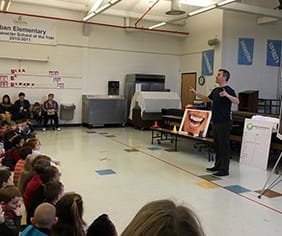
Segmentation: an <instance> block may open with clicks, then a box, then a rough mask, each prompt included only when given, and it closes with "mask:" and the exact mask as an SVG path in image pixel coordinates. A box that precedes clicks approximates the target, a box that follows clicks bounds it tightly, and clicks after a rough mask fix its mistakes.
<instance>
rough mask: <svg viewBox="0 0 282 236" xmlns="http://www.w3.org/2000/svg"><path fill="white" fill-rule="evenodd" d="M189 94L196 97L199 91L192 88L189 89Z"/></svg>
mask: <svg viewBox="0 0 282 236" xmlns="http://www.w3.org/2000/svg"><path fill="white" fill-rule="evenodd" d="M189 92H190V93H192V94H194V95H197V91H196V90H195V89H194V88H192V87H191V88H190V89H189Z"/></svg>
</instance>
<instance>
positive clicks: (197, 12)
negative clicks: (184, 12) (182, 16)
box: [188, 4, 216, 16]
mask: <svg viewBox="0 0 282 236" xmlns="http://www.w3.org/2000/svg"><path fill="white" fill-rule="evenodd" d="M214 8H216V5H215V4H213V5H210V6H208V7H203V8H200V9H198V10H196V11H192V12H190V13H189V14H188V15H189V16H194V15H197V14H200V13H203V12H205V11H209V10H211V9H214Z"/></svg>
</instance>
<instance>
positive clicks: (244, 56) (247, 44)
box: [238, 38, 255, 65]
mask: <svg viewBox="0 0 282 236" xmlns="http://www.w3.org/2000/svg"><path fill="white" fill-rule="evenodd" d="M254 41H255V40H254V39H251V38H239V40H238V65H252V64H253V55H254Z"/></svg>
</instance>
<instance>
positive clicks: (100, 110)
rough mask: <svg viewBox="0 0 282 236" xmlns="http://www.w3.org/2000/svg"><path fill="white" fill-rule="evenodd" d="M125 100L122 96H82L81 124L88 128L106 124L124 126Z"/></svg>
mask: <svg viewBox="0 0 282 236" xmlns="http://www.w3.org/2000/svg"><path fill="white" fill-rule="evenodd" d="M125 122H126V114H125V99H124V97H123V96H108V95H82V123H83V125H87V126H88V127H99V126H104V125H106V124H121V125H123V126H124V125H125Z"/></svg>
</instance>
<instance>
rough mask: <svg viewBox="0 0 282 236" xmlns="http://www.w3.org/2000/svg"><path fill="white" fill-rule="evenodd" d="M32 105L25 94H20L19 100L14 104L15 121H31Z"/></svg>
mask: <svg viewBox="0 0 282 236" xmlns="http://www.w3.org/2000/svg"><path fill="white" fill-rule="evenodd" d="M29 109H30V103H29V101H28V100H26V99H25V94H24V93H23V92H20V93H19V99H18V100H17V101H16V102H15V104H14V114H13V119H14V120H20V119H29V118H30V110H29Z"/></svg>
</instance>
